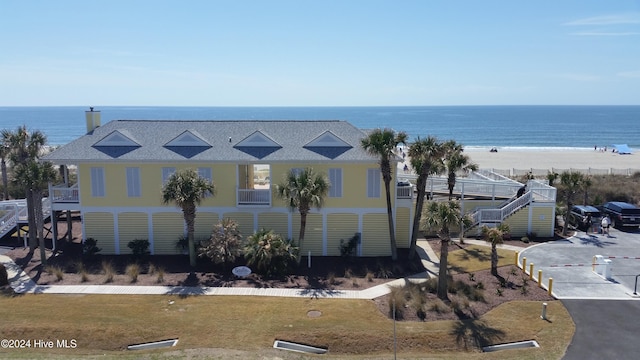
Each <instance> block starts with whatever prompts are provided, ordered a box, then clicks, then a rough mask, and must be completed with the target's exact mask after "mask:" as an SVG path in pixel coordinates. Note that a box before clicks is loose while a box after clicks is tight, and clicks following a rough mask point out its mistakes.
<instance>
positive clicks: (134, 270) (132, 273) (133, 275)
mask: <svg viewBox="0 0 640 360" xmlns="http://www.w3.org/2000/svg"><path fill="white" fill-rule="evenodd" d="M125 272H126V273H127V275H129V278H130V279H131V282H132V283H134V282H137V281H138V275H140V265H138V264H129V265H127V269H126V270H125Z"/></svg>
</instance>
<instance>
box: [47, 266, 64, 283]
mask: <svg viewBox="0 0 640 360" xmlns="http://www.w3.org/2000/svg"><path fill="white" fill-rule="evenodd" d="M45 271H46V272H48V273H49V274H51V275H54V276H55V277H56V281H62V279H64V270H62V268H61V267H60V266H47V268H46V269H45Z"/></svg>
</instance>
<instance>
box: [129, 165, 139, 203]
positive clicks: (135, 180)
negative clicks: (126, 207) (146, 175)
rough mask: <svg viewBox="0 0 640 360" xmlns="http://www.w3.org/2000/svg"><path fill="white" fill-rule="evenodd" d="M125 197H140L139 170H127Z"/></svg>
mask: <svg viewBox="0 0 640 360" xmlns="http://www.w3.org/2000/svg"><path fill="white" fill-rule="evenodd" d="M127 196H129V197H140V196H141V194H140V168H137V167H128V168H127Z"/></svg>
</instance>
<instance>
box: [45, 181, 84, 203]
mask: <svg viewBox="0 0 640 360" xmlns="http://www.w3.org/2000/svg"><path fill="white" fill-rule="evenodd" d="M49 198H50V199H51V202H54V203H77V202H79V201H80V196H79V191H78V184H74V185H73V186H71V187H67V186H65V185H56V186H51V185H49Z"/></svg>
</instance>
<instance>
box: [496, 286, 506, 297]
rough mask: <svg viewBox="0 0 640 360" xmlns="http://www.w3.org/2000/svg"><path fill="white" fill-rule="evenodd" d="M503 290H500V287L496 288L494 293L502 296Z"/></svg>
mask: <svg viewBox="0 0 640 360" xmlns="http://www.w3.org/2000/svg"><path fill="white" fill-rule="evenodd" d="M503 292H504V290H502V289H501V288H497V289H496V295H498V296H502V295H503Z"/></svg>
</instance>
